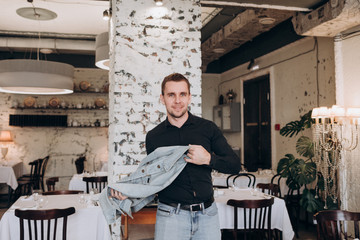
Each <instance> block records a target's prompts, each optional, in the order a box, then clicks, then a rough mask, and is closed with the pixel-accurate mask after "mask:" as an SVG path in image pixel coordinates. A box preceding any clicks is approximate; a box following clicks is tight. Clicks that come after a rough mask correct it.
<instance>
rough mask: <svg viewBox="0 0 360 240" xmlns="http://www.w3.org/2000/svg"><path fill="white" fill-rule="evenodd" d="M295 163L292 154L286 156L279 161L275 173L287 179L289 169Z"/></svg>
mask: <svg viewBox="0 0 360 240" xmlns="http://www.w3.org/2000/svg"><path fill="white" fill-rule="evenodd" d="M294 162H295V157H294V155H292V154H290V153H289V154H286V155H285V157H284V158H282V159H280V161H279V163H278V166H277V173H279V174H281V177H284V178H287V177H289V175H290V169H291V167H292V165H293V164H294Z"/></svg>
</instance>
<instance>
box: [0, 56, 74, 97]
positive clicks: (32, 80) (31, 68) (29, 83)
mask: <svg viewBox="0 0 360 240" xmlns="http://www.w3.org/2000/svg"><path fill="white" fill-rule="evenodd" d="M73 78H74V67H73V66H71V65H69V64H65V63H59V62H52V61H43V60H32V59H11V60H2V61H0V92H5V93H14V94H38V95H57V94H70V93H73V88H74V81H73Z"/></svg>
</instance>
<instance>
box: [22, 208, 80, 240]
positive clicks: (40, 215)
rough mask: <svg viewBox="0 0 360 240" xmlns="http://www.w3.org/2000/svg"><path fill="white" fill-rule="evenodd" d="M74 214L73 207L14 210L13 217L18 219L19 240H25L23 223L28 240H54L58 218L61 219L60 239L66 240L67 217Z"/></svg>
mask: <svg viewBox="0 0 360 240" xmlns="http://www.w3.org/2000/svg"><path fill="white" fill-rule="evenodd" d="M74 213H75V208H74V207H70V208H65V209H48V210H20V209H15V216H17V217H18V218H20V240H24V239H25V222H27V226H28V236H29V239H35V240H37V239H42V240H43V239H47V240H50V239H55V238H56V229H57V227H58V226H57V225H58V219H59V218H62V219H63V224H62V239H63V240H66V228H67V217H68V216H69V215H71V214H74ZM45 229H46V230H45ZM45 234H46V236H45ZM26 239H27V238H26Z"/></svg>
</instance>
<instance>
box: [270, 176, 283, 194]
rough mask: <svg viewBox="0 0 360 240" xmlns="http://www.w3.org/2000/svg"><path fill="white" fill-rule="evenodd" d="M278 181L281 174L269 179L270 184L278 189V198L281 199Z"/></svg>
mask: <svg viewBox="0 0 360 240" xmlns="http://www.w3.org/2000/svg"><path fill="white" fill-rule="evenodd" d="M280 181H281V174H279V173H278V174H275V175H274V176H273V177H272V178H271V181H270V183H271V184H273V185H277V186H278V188H279V196H278V197H279V198H281V197H282V195H281V185H280Z"/></svg>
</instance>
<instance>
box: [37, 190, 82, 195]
mask: <svg viewBox="0 0 360 240" xmlns="http://www.w3.org/2000/svg"><path fill="white" fill-rule="evenodd" d="M79 193H84V191H78V190H57V191H48V192H43V195H64V194H79Z"/></svg>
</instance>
